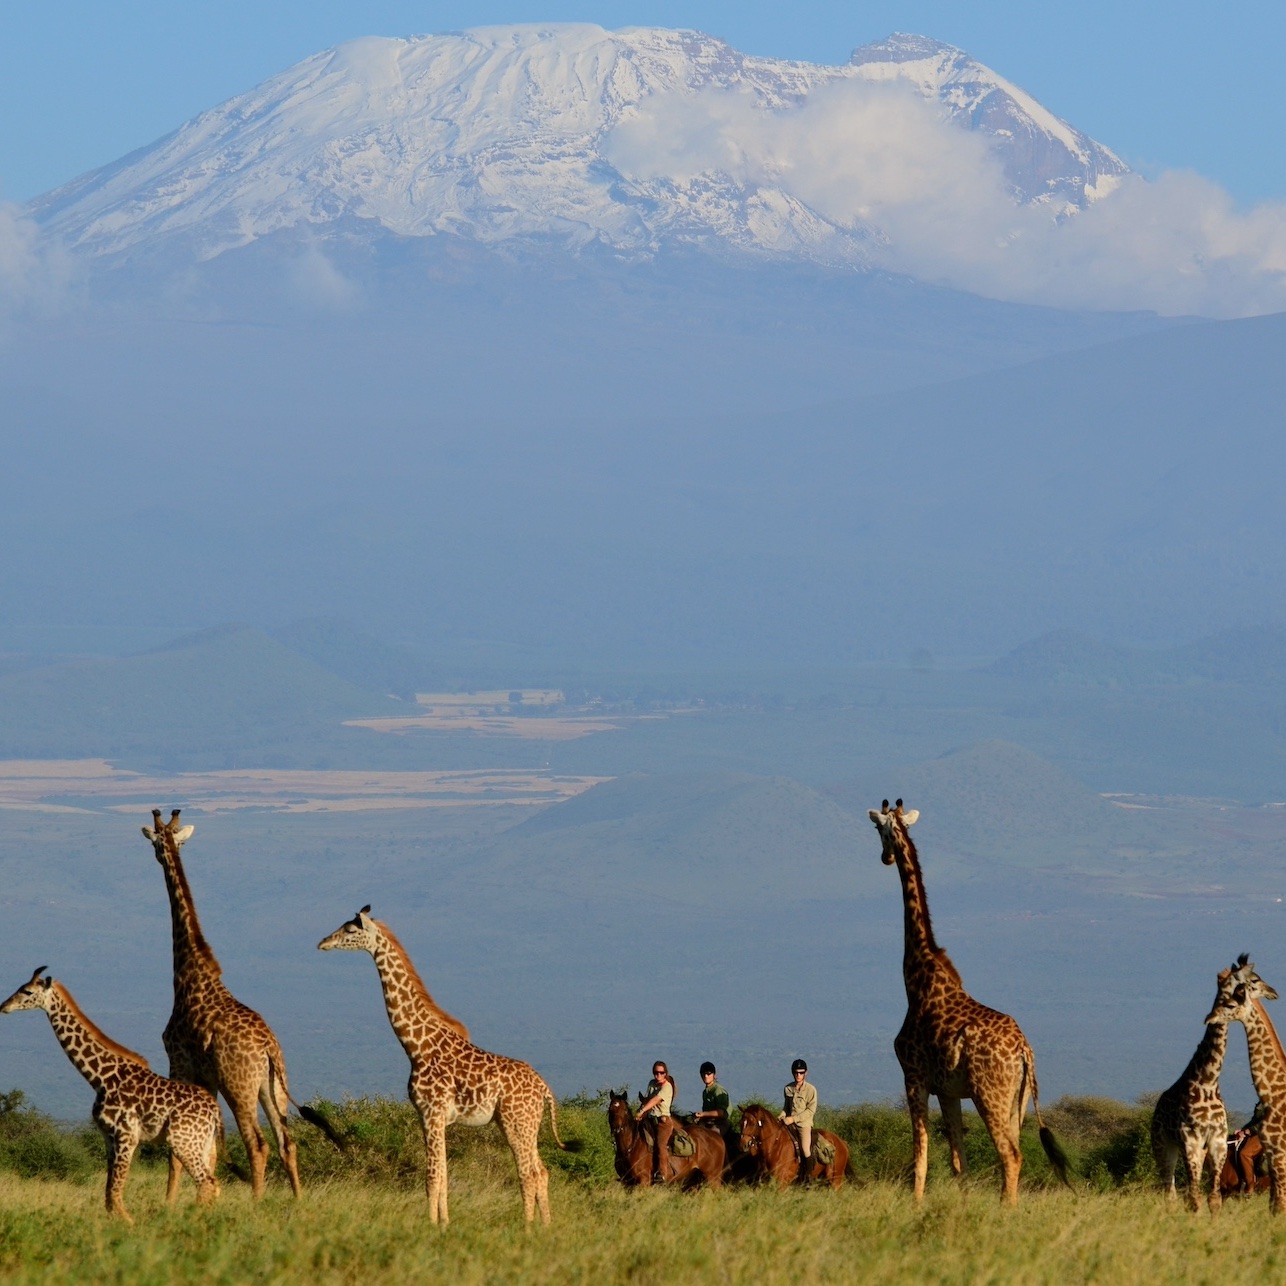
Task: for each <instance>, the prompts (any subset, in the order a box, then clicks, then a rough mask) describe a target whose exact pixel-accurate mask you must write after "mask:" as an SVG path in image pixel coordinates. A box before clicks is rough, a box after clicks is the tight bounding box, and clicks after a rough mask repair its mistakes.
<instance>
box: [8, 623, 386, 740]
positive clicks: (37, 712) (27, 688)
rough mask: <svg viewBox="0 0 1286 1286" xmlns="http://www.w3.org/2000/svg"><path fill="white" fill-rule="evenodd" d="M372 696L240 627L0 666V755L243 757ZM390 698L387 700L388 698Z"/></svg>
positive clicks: (368, 706) (345, 714)
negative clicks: (132, 649)
mask: <svg viewBox="0 0 1286 1286" xmlns="http://www.w3.org/2000/svg"><path fill="white" fill-rule="evenodd" d="M384 704H385V703H384V702H383V701H382V700H381V698H380V697H378V696H376V695H374V694H373V693H370V692H367V691H363V690H361V689H359V688H356V687H354V686H353V685H352V684H349V683H346V682H344V680H342V679H340V678H337V677H336V676H335V675H333V674H331V673H329V672H327V671H326V670H323V669H322V668H321V667H320V666H317V665H315V664H314V663H313V662H311V661H308V660H306V659H305V658H303V657H301V656H299V655H298V654H296V653H294V652H291V651H289V650H287V649H286V648H284V647H282V646H281V645H280V644H278V643H274V642H273V641H272V640H271V639H269V638H267V637H266V636H265V635H263V634H261V633H259V632H258V631H257V630H252V629H247V628H244V627H235V626H234V627H229V628H225V629H213V630H208V631H204V632H203V633H201V634H198V635H194V636H191V637H189V638H185V639H181V640H179V641H177V642H176V643H174V644H171V645H169V646H167V647H164V648H160V649H157V650H155V651H152V652H145V653H141V654H138V655H134V656H127V657H120V658H104V659H93V660H83V661H72V662H65V663H62V664H58V665H52V666H48V667H45V668H42V669H38V670H31V671H27V672H25V673H21V674H12V675H6V676H3V677H0V757H4V758H12V759H20V758H40V757H54V758H57V757H62V756H66V757H85V756H90V757H93V756H104V757H115V756H122V755H131V756H133V757H134V758H136V759H137V758H139V757H144V758H151V757H154V756H157V755H170V754H173V753H174V752H176V751H182V750H184V749H188V750H190V751H191V752H195V753H205V754H210V753H216V754H220V753H221V754H227V753H229V752H232V753H235V754H236V755H238V756H240V758H239V759H238V762H240V763H244V762H246V757H247V756H249V757H253V756H254V755H255V754H256V752H257V750H258V749H259V748H260V747H261V746H263V745H264V744H265V743H267V744H272V743H277V742H280V741H283V740H297V741H306V740H307V739H308V736H309V734H310V733H312V732H315V731H318V730H320V729H324V728H327V727H328V726H329V725H337V724H338V723H339V722H340V720H342V719H344V718H350V717H354V716H357V715H362V714H371V713H374V712H376V711H378V710H380V709H381V708H382V707H383V706H384ZM392 704H393V703H392V702H389V703H388V705H390V706H391V705H392Z"/></svg>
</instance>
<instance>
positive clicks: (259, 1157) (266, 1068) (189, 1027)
mask: <svg viewBox="0 0 1286 1286" xmlns="http://www.w3.org/2000/svg"><path fill="white" fill-rule="evenodd" d="M193 829H194V828H193V827H191V826H184V827H182V828H180V827H179V810H178V809H175V810H174V811H173V813H171V814H170V820H169V821H168V822H167V823H165V824H164V825H162V823H161V810H160V809H159V808H154V809H153V810H152V825H151V826H144V827H143V834H144V836H145V837H146V838H147V839H148V841H149V842H150V843H151V845H152V850H153V852H154V853H155V854H156V860H157V861H158V862H159V863H160V864H161V869H162V871H164V873H165V888H166V891H167V893H168V894H169V898H170V923H171V928H172V930H173V937H174V1008H173V1010H172V1011H171V1013H170V1021H169V1022H168V1023H166V1025H165V1031H164V1033H163V1034H162V1040H163V1041H164V1044H165V1052H166V1054H168V1055H169V1059H170V1075H171V1076H172V1077H173V1078H174V1079H175V1080H179V1081H190V1082H191V1083H192V1084H194V1085H201V1086H203V1087H204V1088H205V1089H207V1090H209V1091H210V1093H211V1094H222V1095H223V1097H224V1099H225V1100H226V1101H227V1104H228V1107H229V1108H231V1109H232V1115H233V1117H234V1119H235V1120H236V1122H237V1129H239V1130H240V1131H241V1137H242V1138H243V1139H244V1140H245V1144H246V1153H247V1154H248V1156H249V1158H250V1180H251V1186H252V1189H253V1191H254V1195H255V1197H256V1198H258V1197H261V1196H263V1190H264V1181H265V1175H266V1173H267V1169H268V1143H267V1140H266V1139H265V1138H264V1136H263V1131H262V1130H261V1129H260V1128H259V1108H260V1107H262V1108H263V1110H264V1115H265V1116H266V1117H267V1118H268V1124H269V1126H270V1127H271V1129H272V1132H273V1135H274V1136H275V1138H276V1140H277V1150H278V1151H279V1152H280V1153H281V1160H282V1164H283V1165H284V1166H285V1168H286V1175H287V1177H288V1178H289V1180H290V1187H291V1190H292V1191H293V1192H294V1194H295V1196H298V1195H299V1167H298V1164H297V1161H296V1155H295V1154H296V1149H295V1142H294V1140H293V1139H292V1138H291V1137H290V1131H289V1130H288V1129H287V1127H286V1113H287V1112H288V1111H289V1110H290V1091H289V1089H288V1088H287V1084H286V1060H285V1058H284V1057H283V1055H282V1052H281V1046H280V1045H279V1044H278V1043H277V1037H276V1036H275V1035H273V1031H272V1028H271V1027H269V1026H268V1024H267V1023H266V1022H264V1020H263V1019H262V1018H261V1017H260V1016H259V1015H258V1014H257V1013H255V1011H254V1010H253V1009H251V1008H249V1006H247V1005H243V1004H242V1003H241V1002H240V1001H239V1000H238V999H237V998H236V997H235V996H234V995H233V994H232V993H231V992H230V991H229V990H228V989H227V987H225V986H224V984H223V969H222V967H221V966H220V964H219V962H218V960H217V959H216V958H215V955H214V952H213V951H212V950H211V949H210V945H209V943H207V942H206V940H205V936H204V935H203V934H202V932H201V924H200V921H199V920H198V919H197V914H196V904H195V902H194V901H193V899H192V890H191V889H190V888H189V887H188V880H187V875H186V873H185V872H184V870H183V863H182V862H181V861H180V860H179V849H180V848H182V846H183V845H184V844H185V843H186V842H187V840H188V839H189V838H190V837H191V835H192V832H193ZM178 1181H179V1171H178V1167H177V1165H176V1163H175V1162H173V1161H171V1164H170V1182H169V1191H170V1193H173V1191H174V1189H175V1187H176V1186H177V1184H178Z"/></svg>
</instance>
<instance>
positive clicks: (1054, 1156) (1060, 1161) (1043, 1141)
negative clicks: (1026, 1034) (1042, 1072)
mask: <svg viewBox="0 0 1286 1286" xmlns="http://www.w3.org/2000/svg"><path fill="white" fill-rule="evenodd" d="M1023 1076H1024V1077H1025V1078H1026V1079H1027V1080H1028V1082H1029V1083H1030V1085H1031V1101H1032V1108H1033V1109H1034V1110H1035V1113H1036V1126H1037V1128H1038V1130H1039V1132H1040V1146H1041V1147H1042V1148H1044V1149H1045V1155H1046V1156H1047V1157H1048V1158H1049V1164H1050V1165H1051V1166H1053V1167H1054V1173H1055V1174H1056V1175H1058V1177H1059V1178H1060V1179H1061V1180H1062V1181H1063V1183H1065V1184H1066V1185H1067V1186H1068V1187H1069V1188H1071V1186H1072V1181H1071V1180H1070V1179H1069V1178H1068V1177H1067V1171H1068V1169H1069V1167H1070V1166H1071V1162H1070V1161H1069V1160H1068V1159H1067V1153H1066V1152H1064V1151H1063V1145H1062V1144H1061V1143H1059V1141H1058V1140H1057V1139H1056V1138H1055V1137H1054V1131H1053V1130H1051V1129H1050V1128H1049V1126H1048V1125H1046V1124H1045V1122H1044V1120H1043V1119H1042V1118H1041V1115H1040V1090H1039V1089H1038V1088H1037V1085H1036V1055H1035V1054H1033V1053H1032V1048H1031V1046H1030V1045H1028V1046H1027V1048H1026V1050H1025V1051H1024V1053H1023ZM1073 1191H1075V1189H1073Z"/></svg>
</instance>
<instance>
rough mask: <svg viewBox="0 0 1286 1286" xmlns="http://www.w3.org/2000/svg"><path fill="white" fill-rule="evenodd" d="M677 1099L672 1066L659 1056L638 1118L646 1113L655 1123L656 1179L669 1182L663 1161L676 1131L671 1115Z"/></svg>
mask: <svg viewBox="0 0 1286 1286" xmlns="http://www.w3.org/2000/svg"><path fill="white" fill-rule="evenodd" d="M673 1102H674V1082H673V1081H672V1080H671V1079H670V1069H669V1068H668V1067H667V1066H666V1065H665V1064H664V1063H663V1062H662V1061H661V1060H660V1059H657V1061H656V1062H655V1063H653V1065H652V1079H651V1080H650V1081H648V1083H647V1089H646V1091H645V1092H644V1095H643V1102H642V1103H640V1104H639V1110H638V1111H637V1112H635V1113H634V1119H635V1120H636V1121H641V1120H642V1119H643V1118H644V1117H645V1116H646V1117H647V1118H648V1120H649V1121H650V1122H651V1123H652V1129H653V1132H654V1133H653V1140H654V1141H653V1144H652V1182H653V1183H664V1182H665V1169H664V1168H663V1165H662V1163H663V1162H664V1161H665V1159H666V1150H667V1148H668V1146H669V1142H670V1135H671V1134H672V1133H673V1132H674V1121H673V1119H672V1118H671V1116H670V1106H671V1104H673Z"/></svg>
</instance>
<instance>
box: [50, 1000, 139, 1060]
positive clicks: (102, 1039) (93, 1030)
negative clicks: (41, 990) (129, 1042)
mask: <svg viewBox="0 0 1286 1286" xmlns="http://www.w3.org/2000/svg"><path fill="white" fill-rule="evenodd" d="M54 990H55V991H56V992H57V993H58V994H59V996H61V997H62V1001H63V1004H65V1005H66V1006H67V1008H68V1009H70V1010H71V1012H72V1013H73V1014H74V1015H75V1018H76V1021H77V1022H78V1023H80V1024H81V1025H82V1026H83V1027H84V1028H85V1030H86V1031H87V1032H89V1034H90V1036H91V1037H92V1038H93V1039H94V1040H95V1041H97V1043H98V1044H100V1045H102V1046H103V1047H104V1048H105V1049H106V1050H107V1051H108V1052H109V1053H112V1054H116V1055H117V1056H118V1057H120V1058H126V1059H128V1060H129V1061H130V1062H131V1063H137V1064H138V1065H139V1066H140V1067H147V1068H148V1069H149V1070H150V1068H151V1065H150V1064H149V1063H148V1061H147V1059H146V1058H144V1057H143V1055H142V1054H138V1053H135V1051H134V1050H132V1049H127V1048H126V1047H125V1046H124V1045H122V1044H121V1043H120V1042H119V1041H115V1040H113V1039H112V1038H111V1037H110V1036H108V1035H107V1034H106V1033H105V1032H104V1031H103V1029H102V1028H101V1027H100V1026H99V1025H98V1024H97V1023H96V1022H94V1021H93V1020H92V1019H91V1018H89V1017H88V1016H87V1015H86V1013H85V1011H84V1010H83V1009H82V1008H81V1007H80V1006H79V1005H78V1004H77V1003H76V1001H75V999H74V998H73V997H72V994H71V992H70V991H68V990H67V988H66V987H64V986H63V985H62V983H61V982H55V983H54Z"/></svg>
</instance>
